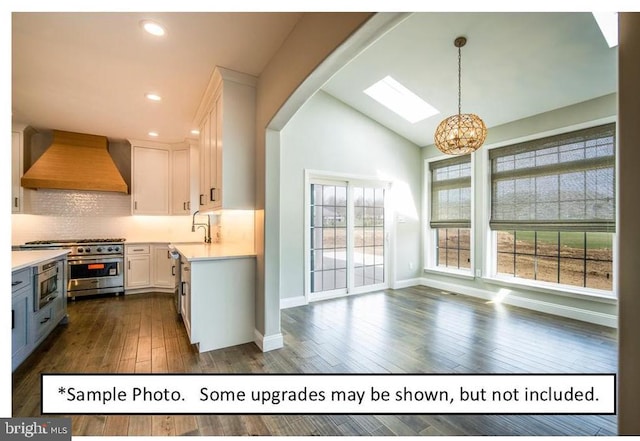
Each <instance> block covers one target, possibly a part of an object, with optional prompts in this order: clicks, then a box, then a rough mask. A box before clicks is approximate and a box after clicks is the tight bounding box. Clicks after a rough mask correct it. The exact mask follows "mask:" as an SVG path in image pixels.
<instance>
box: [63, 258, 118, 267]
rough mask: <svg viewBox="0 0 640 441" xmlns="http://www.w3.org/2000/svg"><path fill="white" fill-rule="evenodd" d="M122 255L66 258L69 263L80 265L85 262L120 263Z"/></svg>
mask: <svg viewBox="0 0 640 441" xmlns="http://www.w3.org/2000/svg"><path fill="white" fill-rule="evenodd" d="M122 260H123V258H122V257H108V258H104V257H84V256H83V257H80V258H75V257H69V258H68V259H67V261H68V263H69V265H82V264H85V263H120V262H122Z"/></svg>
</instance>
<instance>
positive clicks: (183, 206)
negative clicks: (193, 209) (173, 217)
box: [182, 202, 187, 211]
mask: <svg viewBox="0 0 640 441" xmlns="http://www.w3.org/2000/svg"><path fill="white" fill-rule="evenodd" d="M182 211H187V203H186V202H183V203H182Z"/></svg>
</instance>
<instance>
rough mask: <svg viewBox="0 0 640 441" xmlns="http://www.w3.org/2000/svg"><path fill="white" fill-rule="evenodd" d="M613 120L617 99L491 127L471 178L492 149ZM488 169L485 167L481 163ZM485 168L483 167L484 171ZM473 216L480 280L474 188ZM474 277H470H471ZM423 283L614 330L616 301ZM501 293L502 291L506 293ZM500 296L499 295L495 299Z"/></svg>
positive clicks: (483, 208) (433, 152)
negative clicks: (484, 156)
mask: <svg viewBox="0 0 640 441" xmlns="http://www.w3.org/2000/svg"><path fill="white" fill-rule="evenodd" d="M616 114H617V100H616V95H615V94H611V95H606V96H603V97H600V98H596V99H593V100H590V101H586V102H584V103H579V104H575V105H573V106H568V107H564V108H561V109H556V110H553V111H550V112H546V113H543V114H539V115H536V116H533V117H530V118H525V119H522V120H518V121H514V122H511V123H508V124H504V125H502V126H497V127H491V128H490V129H489V131H488V135H487V140H486V141H485V144H484V145H483V147H482V148H481V149H480V150H479V151H478V152H477V153H476V154H475V155H476V158H475V159H476V163H475V164H474V165H475V167H474V173H475V175H476V179H475V181H476V183H477V182H479V179H482V178H484V179H487V177H488V176H489V171H488V170H487V168H485V167H483V165H482V164H481V161H479V159H480V157H479V156H480V155H487V150H488V149H490V148H492V147H497V146H500V145H506V144H510V143H513V142H517V141H523V140H526V139H532V138H539V137H542V136H546V135H550V134H553V133H557V132H558V131H567V130H566V129H567V128H569V129H578V128H582V127H589V126H593V125H597V124H602V123H604V122H612V120H614V119H615V116H616ZM440 155H441V153H440V152H439V151H438V150H437V149H436V148H435V146H428V147H425V148H424V150H423V158H424V159H425V160H426V159H428V158H432V157H436V156H440ZM485 164H488V161H487V162H486V163H485ZM487 167H488V166H487ZM474 198H475V212H474V218H473V228H474V233H475V235H474V242H473V245H474V250H473V264H474V267H475V268H474V269H475V270H481V271H482V274H485V271H486V269H487V268H488V265H487V263H488V262H485V259H486V258H487V253H486V250H487V247H488V246H489V244H488V240H487V235H486V234H485V232H486V230H485V227H486V225H487V218H488V216H489V215H488V204H487V198H488V196H487V195H486V194H484V195H483V192H482V188H481V186H480V185H476V186H475V188H474ZM474 272H475V271H474ZM424 283H425V284H426V285H429V286H433V287H437V288H442V289H448V290H452V291H457V292H460V293H462V294H469V295H474V296H478V297H483V298H487V299H493V298H496V297H497V296H498V295H500V297H502V296H504V295H505V294H506V295H507V297H506V298H505V299H504V303H511V304H514V305H517V306H522V307H526V308H530V309H534V310H539V311H543V312H548V313H552V314H557V315H562V316H566V317H572V318H576V319H579V320H585V321H590V322H594V323H599V324H604V325H607V326H615V325H616V320H617V304H616V301H615V300H609V299H598V300H596V299H589V298H586V297H584V296H583V297H579V296H568V295H558V294H549V293H541V292H537V291H534V290H528V289H526V288H521V287H514V286H513V285H511V286H509V287H507V288H505V286H501V285H496V284H492V283H487V282H486V281H483V280H482V279H478V278H476V279H471V280H468V279H460V278H453V277H450V276H447V275H442V274H437V273H433V272H428V273H425V275H424ZM505 289H506V291H505ZM498 293H500V294H498Z"/></svg>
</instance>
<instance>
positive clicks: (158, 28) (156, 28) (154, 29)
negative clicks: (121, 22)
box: [140, 20, 166, 37]
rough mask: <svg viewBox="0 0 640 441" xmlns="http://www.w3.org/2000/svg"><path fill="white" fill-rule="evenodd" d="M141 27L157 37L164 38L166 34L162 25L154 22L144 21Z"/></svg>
mask: <svg viewBox="0 0 640 441" xmlns="http://www.w3.org/2000/svg"><path fill="white" fill-rule="evenodd" d="M140 25H141V26H142V29H144V30H145V31H147V32H148V33H150V34H151V35H155V36H156V37H162V36H163V35H164V34H165V33H166V31H165V30H164V28H163V27H162V25H160V24H159V23H156V22H155V21H153V20H143V21H141V22H140Z"/></svg>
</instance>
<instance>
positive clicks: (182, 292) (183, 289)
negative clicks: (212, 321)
mask: <svg viewBox="0 0 640 441" xmlns="http://www.w3.org/2000/svg"><path fill="white" fill-rule="evenodd" d="M186 284H187V282H182V290H181V293H180V294H182V295H183V296H186V294H185V293H184V291H185V285H186Z"/></svg>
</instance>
